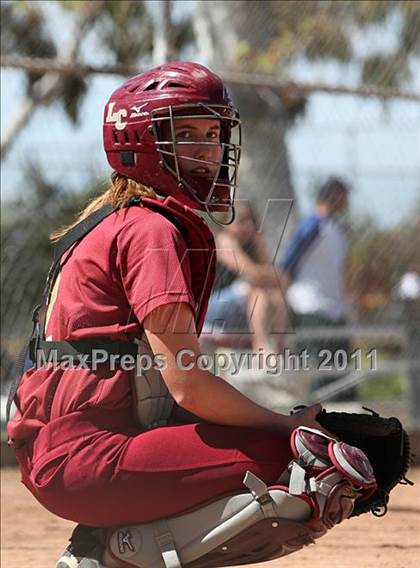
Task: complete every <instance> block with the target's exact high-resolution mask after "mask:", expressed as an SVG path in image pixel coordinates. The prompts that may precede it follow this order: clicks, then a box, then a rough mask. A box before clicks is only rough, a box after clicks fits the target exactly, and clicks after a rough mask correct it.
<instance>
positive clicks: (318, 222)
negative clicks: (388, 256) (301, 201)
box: [280, 177, 354, 399]
mask: <svg viewBox="0 0 420 568" xmlns="http://www.w3.org/2000/svg"><path fill="white" fill-rule="evenodd" d="M349 192H350V186H349V185H348V184H347V183H346V182H345V181H344V180H342V179H341V178H338V177H330V178H329V179H327V180H326V181H325V182H324V183H323V184H322V185H321V186H320V188H319V189H318V192H317V198H316V207H315V211H314V212H313V213H312V214H310V215H308V216H307V217H304V218H303V219H301V221H300V222H299V223H298V225H297V227H296V230H295V232H294V234H293V235H292V237H291V239H290V241H289V243H288V245H287V247H286V250H285V252H284V255H283V257H282V258H281V262H280V268H281V270H283V271H284V272H285V273H286V274H287V275H288V278H289V281H290V285H289V287H288V289H287V292H286V299H287V303H288V306H289V308H290V310H291V313H292V314H293V323H294V326H295V327H296V328H297V329H298V330H299V329H304V328H308V327H309V328H310V327H318V326H319V327H322V326H327V327H331V328H332V327H337V326H343V325H345V324H346V323H347V318H348V315H349V305H348V303H347V300H346V295H345V260H346V254H347V238H346V234H345V231H344V229H343V226H342V224H341V222H340V219H339V218H340V216H341V215H343V214H344V213H345V212H346V210H347V207H348V196H349ZM349 346H350V342H349V340H348V339H347V338H335V337H334V332H333V331H332V332H331V337H330V338H328V339H310V340H299V341H298V343H297V346H296V349H297V351H299V352H301V351H302V350H304V349H306V350H307V351H308V353H309V354H310V356H311V357H312V358H313V364H314V366H315V368H316V367H317V366H318V364H319V363H320V362H321V361H322V360H323V358H320V357H319V356H318V354H319V352H320V350H321V349H326V350H328V351H330V352H331V353H332V355H333V356H334V353H335V352H336V351H337V350H339V349H341V350H344V351H345V352H346V353H348V351H349ZM331 362H332V361H331ZM335 378H336V376H334V375H333V374H329V375H328V376H325V377H319V378H317V379H316V380H315V382H314V387H317V386H322V385H324V384H327V383H328V382H330V381H332V380H334V379H335ZM353 394H354V393H353V391H352V392H351V393H349V391H346V392H343V393H342V394H340V395H337V396H336V399H348V398H349V397H352V396H353Z"/></svg>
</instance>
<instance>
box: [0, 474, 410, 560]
mask: <svg viewBox="0 0 420 568" xmlns="http://www.w3.org/2000/svg"><path fill="white" fill-rule="evenodd" d="M409 477H410V479H412V480H413V481H414V482H416V485H415V486H414V487H406V486H399V487H397V489H396V490H395V491H394V493H393V499H392V501H391V506H390V511H389V513H388V514H387V515H386V516H385V517H383V518H381V519H377V518H375V517H373V516H372V515H370V514H368V515H363V517H360V518H357V519H351V520H349V521H345V522H344V523H343V524H342V525H340V526H338V527H336V528H335V529H334V530H332V531H331V532H330V533H329V534H328V535H327V536H325V537H324V538H323V539H321V540H320V541H319V542H318V544H316V545H312V546H310V547H307V548H305V549H304V550H301V551H300V552H298V553H295V554H294V555H291V556H288V557H285V558H283V559H279V560H275V561H272V562H269V563H266V564H264V566H265V567H266V568H277V567H278V568H378V567H380V568H417V567H418V566H420V469H419V468H418V469H415V470H412V471H410V475H409ZM1 482H2V485H1V502H2V505H1V513H2V515H1V565H2V567H3V568H22V567H25V568H54V566H55V561H56V559H57V557H58V556H59V555H60V553H61V551H62V550H63V548H64V547H65V545H66V543H67V539H68V537H69V535H70V533H71V531H72V528H73V526H74V525H73V523H71V522H69V521H64V520H62V519H59V518H57V517H54V516H53V515H51V514H50V513H49V512H48V511H46V510H44V509H43V508H42V507H41V506H40V505H39V504H38V503H37V502H36V501H35V499H34V498H33V497H32V495H31V494H30V493H29V492H28V491H27V490H26V489H25V488H24V487H23V485H21V483H20V481H19V473H18V471H17V469H16V468H13V467H5V468H2V470H1Z"/></svg>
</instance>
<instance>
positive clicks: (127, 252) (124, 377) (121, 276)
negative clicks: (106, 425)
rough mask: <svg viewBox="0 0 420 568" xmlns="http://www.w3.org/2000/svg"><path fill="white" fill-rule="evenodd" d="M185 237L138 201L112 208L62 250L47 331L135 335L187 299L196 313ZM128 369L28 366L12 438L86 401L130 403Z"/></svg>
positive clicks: (69, 336) (109, 405) (67, 335)
mask: <svg viewBox="0 0 420 568" xmlns="http://www.w3.org/2000/svg"><path fill="white" fill-rule="evenodd" d="M201 293H202V290H196V291H194V290H192V289H191V266H190V258H189V252H188V249H187V245H186V242H185V240H184V238H183V236H182V234H181V232H180V230H179V229H178V228H177V227H175V225H174V224H173V223H171V221H170V220H168V219H167V218H166V217H164V216H163V215H161V214H159V213H157V212H155V211H152V210H150V209H148V208H143V207H129V208H126V209H123V210H120V211H118V212H115V213H112V214H111V215H110V216H109V217H107V218H106V219H105V220H104V221H102V222H101V223H100V224H99V225H98V226H97V227H96V228H95V229H93V230H92V231H91V232H90V233H89V234H88V235H87V236H86V237H85V238H84V239H83V240H82V241H81V243H80V244H79V245H78V246H76V247H74V248H73V249H72V250H70V252H69V253H68V254H67V256H65V257H64V259H63V262H62V268H61V271H60V276H59V281H58V282H57V285H56V286H55V290H54V294H53V297H52V301H51V303H50V310H49V317H48V322H47V327H46V338H47V339H48V340H52V341H62V340H76V339H87V338H91V337H95V338H100V337H104V338H107V339H114V340H118V339H120V340H130V341H132V340H134V339H135V338H139V337H140V336H141V334H142V322H143V321H144V319H145V318H146V316H147V315H148V314H150V312H151V311H152V310H154V309H155V308H157V307H159V306H162V305H165V304H169V303H174V302H176V303H180V302H183V303H186V304H188V305H190V306H191V308H192V310H193V312H194V313H195V308H196V305H197V304H198V301H199V298H200V294H201ZM129 376H130V373H127V372H124V371H122V370H120V369H117V370H115V371H109V370H108V371H107V370H104V369H103V370H101V369H98V370H96V371H95V372H93V371H91V370H89V369H75V368H70V369H65V370H63V369H61V368H56V367H53V366H52V365H49V366H47V367H41V368H39V369H31V370H29V371H28V372H27V373H26V374H25V375H24V377H23V379H22V381H21V383H20V386H19V391H18V394H19V405H18V407H19V408H18V412H17V414H16V418H15V419H14V420H13V421H12V422H10V423H9V428H8V430H9V433H10V435H11V436H12V437H14V438H25V437H27V436H30V435H33V434H34V432H35V431H36V430H37V429H39V428H40V427H41V426H42V425H43V424H45V423H46V422H48V421H49V420H51V419H54V418H57V417H59V416H63V415H66V414H68V413H70V412H74V411H76V410H83V409H84V408H90V407H98V408H103V409H108V410H112V409H123V408H127V409H129V408H131V407H132V400H131V388H130V378H129Z"/></svg>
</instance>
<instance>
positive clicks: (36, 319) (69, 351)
mask: <svg viewBox="0 0 420 568" xmlns="http://www.w3.org/2000/svg"><path fill="white" fill-rule="evenodd" d="M129 206H137V207H147V208H148V209H151V210H152V211H156V212H157V213H159V214H161V215H163V216H165V217H166V218H167V219H168V220H169V221H170V222H171V223H173V224H174V225H175V226H176V227H177V228H178V230H179V231H180V232H181V234H182V236H183V238H184V240H185V243H186V248H187V250H188V255H189V261H190V268H191V289H192V293H193V295H194V298H195V300H196V306H195V314H194V317H195V322H196V329H197V332H198V334H200V332H201V329H202V327H203V323H204V318H205V314H206V310H207V304H208V301H209V297H210V292H211V289H212V286H213V282H214V277H215V264H216V259H215V244H214V238H213V235H212V233H211V231H210V229H209V227H208V226H207V224H206V223H205V221H204V220H203V219H202V218H201V217H200V216H198V215H197V214H196V213H194V211H193V210H192V209H190V208H188V207H186V206H184V205H181V204H180V203H179V202H178V201H176V200H175V199H173V198H172V197H168V198H166V199H165V200H164V201H157V200H155V199H150V198H146V197H144V198H143V197H138V198H133V199H132V200H131V202H130V203H129ZM113 212H114V209H113V208H112V206H111V205H105V206H104V207H102V208H101V209H99V210H97V211H95V212H94V213H92V214H91V215H90V216H89V217H87V218H86V219H84V220H83V221H81V222H80V223H78V224H77V225H76V226H74V227H73V228H72V229H71V230H70V231H68V232H67V233H66V235H64V237H62V238H61V239H60V240H59V241H58V242H57V243H56V245H55V248H54V261H53V264H52V266H51V268H50V270H49V273H48V277H47V282H46V285H45V289H44V293H43V297H42V300H41V302H40V303H39V304H38V305H37V306H36V308H35V309H34V311H33V315H32V321H33V330H32V333H31V336H30V337H29V339H28V341H27V343H26V344H25V347H24V349H23V350H22V352H21V354H20V356H19V360H18V362H17V365H16V367H17V373H16V379H15V381H14V383H13V384H12V386H11V389H10V392H9V397H8V401H7V419H9V415H10V409H11V406H12V402H13V400H14V397H15V395H16V392H17V389H18V386H19V382H20V380H21V378H22V376H23V374H24V372H25V371H26V370H27V369H29V368H31V367H34V366H36V361H37V360H39V359H38V355H39V353H40V352H41V353H42V356H43V357H44V358H45V360H46V359H48V357H49V356H50V353H51V352H52V351H53V352H55V353H56V354H57V360H58V361H60V360H61V359H62V358H65V357H68V356H69V355H70V356H71V357H73V358H76V360H77V356H88V361H90V360H92V359H93V356H92V354H93V350H96V349H101V350H105V351H106V352H107V353H108V354H109V355H111V354H118V355H126V354H128V355H131V356H135V355H137V356H141V354H144V353H147V354H150V355H152V353H151V349H150V346H149V345H148V343H147V341H146V338H145V336H143V337H142V338H141V340H139V341H137V342H136V343H132V342H129V341H111V340H110V341H107V340H104V339H103V338H101V339H96V338H90V339H84V340H80V341H71V342H67V341H46V340H45V327H46V314H47V311H48V306H49V303H50V300H51V295H52V292H53V288H54V283H55V282H56V280H57V277H58V276H59V274H60V268H61V259H62V257H63V255H64V254H65V253H66V252H67V251H68V250H69V249H70V248H71V247H74V246H77V245H78V244H79V243H80V242H81V241H82V239H83V238H84V237H85V236H86V235H87V234H88V233H89V232H90V231H91V230H92V229H94V228H95V227H96V226H97V225H98V224H99V223H101V222H102V221H103V220H104V219H105V218H106V217H108V216H109V215H111V214H112V213H113ZM143 335H144V334H143ZM132 387H133V399H134V405H135V411H136V414H137V416H138V418H139V421H140V425H141V426H142V427H143V428H145V429H149V428H153V427H156V426H161V425H164V424H167V423H168V422H169V420H170V418H171V415H172V414H173V411H174V410H175V401H174V400H173V398H172V396H171V395H170V393H169V391H168V389H167V387H166V384H165V382H164V380H163V378H162V376H161V374H160V373H159V371H157V370H155V369H150V370H149V371H144V372H143V373H142V374H141V375H135V376H134V377H133V381H132Z"/></svg>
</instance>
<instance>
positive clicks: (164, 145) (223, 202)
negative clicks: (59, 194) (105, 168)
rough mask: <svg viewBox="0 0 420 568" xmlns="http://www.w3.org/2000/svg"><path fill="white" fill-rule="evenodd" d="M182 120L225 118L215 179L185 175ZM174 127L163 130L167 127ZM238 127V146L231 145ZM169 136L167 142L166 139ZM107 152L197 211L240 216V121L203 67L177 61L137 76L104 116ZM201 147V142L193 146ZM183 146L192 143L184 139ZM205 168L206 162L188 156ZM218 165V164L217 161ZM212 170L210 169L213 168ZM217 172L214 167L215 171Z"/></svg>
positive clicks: (127, 171)
mask: <svg viewBox="0 0 420 568" xmlns="http://www.w3.org/2000/svg"><path fill="white" fill-rule="evenodd" d="M177 118H206V119H217V120H220V127H221V131H220V143H219V142H206V144H217V145H221V147H222V152H221V159H220V161H219V162H217V166H218V167H217V168H216V170H217V171H216V174H215V175H212V176H211V179H210V178H203V176H198V175H196V176H194V175H193V174H191V173H190V174H188V175H185V174H183V173H182V172H181V171H180V168H179V165H178V158H185V156H182V154H179V147H178V152H177V144H178V142H177V141H176V139H175V134H174V133H175V128H174V122H175V121H176V120H177ZM165 123H166V124H169V125H170V128H162V126H163V125H164V124H165ZM234 128H235V129H237V133H238V135H237V143H233V142H232V141H231V135H232V130H233V129H234ZM163 132H166V133H169V134H166V138H164V137H163ZM103 137H104V148H105V152H106V155H107V158H108V162H109V164H110V165H111V167H112V168H114V170H116V171H117V172H119V173H121V174H123V175H125V176H127V177H129V178H131V179H134V180H135V181H138V182H141V183H143V184H144V185H147V186H150V187H152V188H153V189H154V190H155V191H156V192H157V193H158V194H160V195H170V196H172V197H174V198H175V199H177V200H178V201H180V202H181V203H183V204H185V205H188V206H190V207H192V208H194V209H201V210H203V211H207V213H208V214H209V215H210V217H212V218H213V219H214V220H215V221H216V222H219V223H220V220H217V219H215V218H214V215H213V214H212V213H213V212H215V211H221V212H224V213H228V214H229V215H228V216H229V219H228V220H227V221H225V222H224V223H222V224H228V223H231V222H232V221H233V218H234V208H233V203H234V194H235V190H236V186H237V170H238V165H239V158H240V142H241V136H240V120H239V113H238V111H237V110H236V109H235V107H234V106H233V103H232V101H231V99H230V97H229V95H228V92H227V90H226V88H225V86H224V85H223V82H222V80H221V79H220V77H218V76H217V75H216V74H214V73H213V72H212V71H210V70H209V69H207V68H206V67H204V66H203V65H200V64H198V63H191V62H184V61H180V62H179V61H176V62H171V63H166V64H164V65H160V66H159V67H156V68H154V69H151V70H150V71H147V72H146V73H142V74H141V75H136V76H135V77H133V78H132V79H129V80H128V81H126V82H125V83H124V84H123V85H122V86H121V87H120V88H119V89H117V90H116V91H115V92H114V93H113V94H112V95H111V98H110V99H109V101H108V103H107V104H106V107H105V114H104V127H103ZM187 143H188V144H200V142H187ZM183 144H186V142H185V141H184V142H183ZM187 159H190V160H193V161H194V162H198V165H200V164H203V165H205V164H208V163H209V162H206V161H205V160H197V159H194V158H191V157H190V158H188V157H187ZM211 163H212V165H213V166H214V164H215V162H211ZM207 169H208V168H207ZM213 171H214V168H213Z"/></svg>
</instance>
